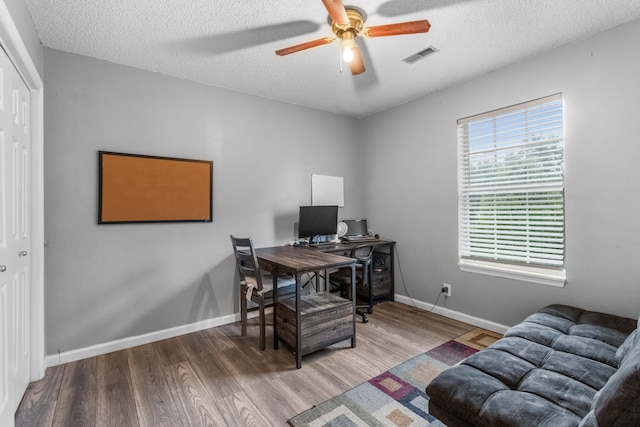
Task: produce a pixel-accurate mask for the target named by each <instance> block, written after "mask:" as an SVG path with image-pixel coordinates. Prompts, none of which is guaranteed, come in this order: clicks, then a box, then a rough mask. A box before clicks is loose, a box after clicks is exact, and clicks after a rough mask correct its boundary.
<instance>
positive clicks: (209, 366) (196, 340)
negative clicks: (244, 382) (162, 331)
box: [178, 331, 242, 400]
mask: <svg viewBox="0 0 640 427" xmlns="http://www.w3.org/2000/svg"><path fill="white" fill-rule="evenodd" d="M178 342H179V343H180V345H181V346H182V347H183V349H184V351H185V352H186V354H187V357H188V359H189V361H190V362H191V366H192V367H193V370H194V372H195V373H196V374H197V375H198V378H200V381H201V382H202V384H203V385H204V386H205V388H206V389H207V390H209V393H210V394H211V396H212V398H214V399H216V400H217V399H222V398H224V397H226V396H230V395H232V394H234V393H237V392H240V391H242V387H241V386H240V384H239V383H238V381H237V380H236V378H234V377H233V375H231V373H230V372H229V371H228V370H227V368H226V367H225V366H224V364H223V363H222V362H221V361H220V359H218V358H217V357H216V353H215V349H214V348H213V347H212V346H211V343H210V342H209V340H208V339H207V338H206V336H205V335H204V333H203V332H202V331H201V332H195V333H192V334H188V335H183V336H181V337H178Z"/></svg>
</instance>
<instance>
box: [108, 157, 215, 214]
mask: <svg viewBox="0 0 640 427" xmlns="http://www.w3.org/2000/svg"><path fill="white" fill-rule="evenodd" d="M98 164H99V167H98V169H99V173H98V175H99V176H98V224H128V223H157V222H212V221H213V203H212V197H213V161H210V160H194V159H182V158H175V157H158V156H147V155H142V154H128V153H116V152H111V151H99V152H98Z"/></svg>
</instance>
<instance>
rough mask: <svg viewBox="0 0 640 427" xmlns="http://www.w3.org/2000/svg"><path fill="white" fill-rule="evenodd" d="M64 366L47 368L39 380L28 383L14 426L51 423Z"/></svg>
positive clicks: (22, 426) (47, 424) (21, 426)
mask: <svg viewBox="0 0 640 427" xmlns="http://www.w3.org/2000/svg"><path fill="white" fill-rule="evenodd" d="M64 368H65V365H58V366H53V367H51V368H47V369H46V371H45V373H44V377H43V378H42V379H41V380H40V381H35V382H32V383H31V384H29V387H28V388H27V391H26V392H25V395H24V397H23V399H22V402H20V406H19V407H18V411H17V412H16V427H28V426H47V427H48V426H50V425H51V424H53V415H54V411H55V409H56V404H57V403H58V395H59V393H60V387H61V385H62V375H63V373H64Z"/></svg>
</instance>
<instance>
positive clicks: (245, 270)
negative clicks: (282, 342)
mask: <svg viewBox="0 0 640 427" xmlns="http://www.w3.org/2000/svg"><path fill="white" fill-rule="evenodd" d="M229 237H231V245H232V246H233V252H234V254H235V257H236V265H237V266H238V272H239V273H240V314H241V317H242V336H245V335H247V311H248V309H247V301H253V302H254V303H256V304H258V309H259V311H260V314H259V316H260V350H264V349H265V348H266V345H265V329H266V319H265V314H264V309H265V307H266V306H268V305H273V278H272V276H271V275H267V274H265V273H264V272H263V271H261V270H260V265H259V263H258V257H257V256H256V251H255V248H254V246H253V241H252V240H251V238H239V237H234V236H229ZM295 283H296V281H295V279H294V278H293V277H291V276H286V275H279V276H278V297H280V296H284V295H288V294H293V293H294V292H295Z"/></svg>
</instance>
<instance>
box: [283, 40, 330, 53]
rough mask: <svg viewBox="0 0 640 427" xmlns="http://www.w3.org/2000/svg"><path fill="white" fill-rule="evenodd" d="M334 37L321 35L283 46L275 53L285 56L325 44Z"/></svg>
mask: <svg viewBox="0 0 640 427" xmlns="http://www.w3.org/2000/svg"><path fill="white" fill-rule="evenodd" d="M334 40H335V39H334V38H333V37H323V38H321V39H317V40H311V41H310V42H305V43H300V44H297V45H295V46H289V47H285V48H283V49H278V50H276V55H278V56H285V55H289V54H290V53H296V52H300V51H301V50H306V49H311V48H312V47H317V46H322V45H325V44H329V43H331V42H332V41H334Z"/></svg>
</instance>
